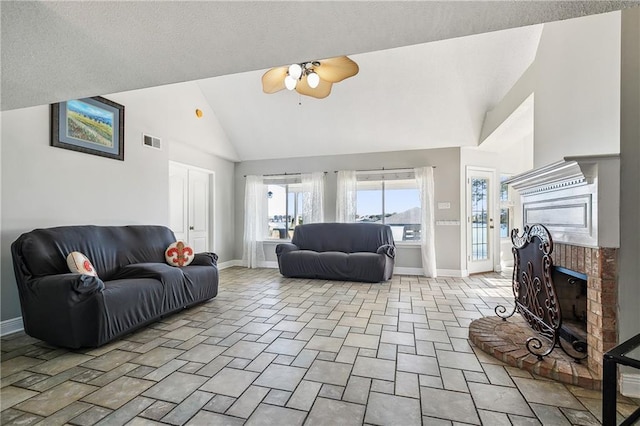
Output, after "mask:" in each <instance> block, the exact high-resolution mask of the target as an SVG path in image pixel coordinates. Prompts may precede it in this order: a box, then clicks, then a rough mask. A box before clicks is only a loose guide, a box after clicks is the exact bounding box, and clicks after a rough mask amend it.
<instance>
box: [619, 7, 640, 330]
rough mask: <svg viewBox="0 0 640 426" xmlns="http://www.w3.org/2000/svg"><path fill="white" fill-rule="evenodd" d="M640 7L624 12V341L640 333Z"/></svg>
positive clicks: (621, 280) (621, 267) (621, 285)
mask: <svg viewBox="0 0 640 426" xmlns="http://www.w3.org/2000/svg"><path fill="white" fill-rule="evenodd" d="M639 75H640V7H635V8H632V9H627V10H625V11H624V12H622V74H621V90H620V91H621V94H622V99H621V107H620V113H621V114H620V125H621V128H620V231H621V232H620V258H619V261H620V264H619V276H618V292H619V294H618V300H619V314H620V316H619V333H620V336H619V338H620V341H623V340H625V339H628V338H630V337H631V336H633V335H635V334H638V333H640V310H639V309H638V302H639V301H640V280H639V278H638V277H640V262H638V260H639V259H640V239H639V236H640V222H639V221H638V217H639V216H640V189H638V182H640V80H639V79H638V76H639Z"/></svg>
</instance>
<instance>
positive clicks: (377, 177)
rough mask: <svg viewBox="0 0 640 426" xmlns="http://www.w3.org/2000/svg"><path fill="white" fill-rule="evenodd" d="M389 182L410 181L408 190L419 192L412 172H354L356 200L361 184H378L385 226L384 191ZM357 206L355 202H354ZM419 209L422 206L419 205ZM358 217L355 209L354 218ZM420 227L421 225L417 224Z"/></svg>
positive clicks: (411, 242) (406, 243)
mask: <svg viewBox="0 0 640 426" xmlns="http://www.w3.org/2000/svg"><path fill="white" fill-rule="evenodd" d="M390 181H412V182H413V184H414V186H413V187H412V188H410V189H415V190H419V188H418V184H417V182H415V173H414V171H413V170H405V169H401V170H376V171H357V172H356V200H357V198H358V193H359V192H360V191H361V190H360V189H359V188H358V186H359V184H360V183H361V182H372V183H373V182H376V183H380V191H381V197H380V202H381V208H380V212H381V213H380V214H381V223H382V224H383V225H386V224H387V223H386V220H387V212H386V211H385V208H386V207H387V206H386V201H387V200H386V198H387V197H386V191H387V190H388V188H387V186H386V183H387V182H390ZM356 205H357V201H356ZM418 207H419V208H422V206H421V205H420V204H419V205H418ZM357 216H358V212H357V208H356V217H357ZM419 225H420V226H421V227H422V224H421V223H419ZM395 244H396V245H399V246H420V244H421V241H420V240H406V241H405V240H399V241H395Z"/></svg>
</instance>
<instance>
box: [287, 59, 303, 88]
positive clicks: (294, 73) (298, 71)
mask: <svg viewBox="0 0 640 426" xmlns="http://www.w3.org/2000/svg"><path fill="white" fill-rule="evenodd" d="M301 75H302V67H301V66H300V65H298V64H291V65H289V76H290V77H291V78H293V79H294V80H297V79H299V78H300V76H301ZM294 87H295V86H294Z"/></svg>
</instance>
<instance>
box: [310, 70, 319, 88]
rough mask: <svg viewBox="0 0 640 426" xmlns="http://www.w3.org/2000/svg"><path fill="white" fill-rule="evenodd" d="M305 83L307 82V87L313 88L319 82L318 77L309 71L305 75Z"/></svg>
mask: <svg viewBox="0 0 640 426" xmlns="http://www.w3.org/2000/svg"><path fill="white" fill-rule="evenodd" d="M307 83H309V87H311V88H312V89H315V88H316V87H318V84H320V77H318V74H316V73H315V72H312V73H309V75H308V76H307Z"/></svg>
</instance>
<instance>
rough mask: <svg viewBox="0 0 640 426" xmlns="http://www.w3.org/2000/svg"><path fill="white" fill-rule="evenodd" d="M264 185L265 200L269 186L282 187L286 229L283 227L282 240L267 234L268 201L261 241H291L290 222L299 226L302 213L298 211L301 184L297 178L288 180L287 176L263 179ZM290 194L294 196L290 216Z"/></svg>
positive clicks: (268, 219)
mask: <svg viewBox="0 0 640 426" xmlns="http://www.w3.org/2000/svg"><path fill="white" fill-rule="evenodd" d="M264 185H265V186H266V189H267V199H268V193H269V186H274V185H278V186H284V189H285V193H284V203H285V204H284V208H285V214H284V216H285V223H286V227H285V237H284V238H274V237H273V236H272V234H270V233H269V222H270V220H271V216H270V215H269V207H268V201H267V211H266V213H267V214H266V221H267V223H266V226H265V230H266V233H265V235H264V237H263V241H268V242H269V241H270V242H286V241H291V237H292V236H291V233H292V232H293V230H292V229H290V220H292V219H294V218H295V219H296V226H297V225H299V224H300V220H301V216H302V212H301V211H299V209H298V207H299V206H298V204H299V201H300V200H298V197H301V196H302V193H303V191H302V182H301V180H300V177H299V176H296V177H292V178H288V177H287V176H280V177H277V178H265V179H264ZM291 186H294V187H295V188H294V189H297V191H296V190H294V191H290V187H291ZM290 194H294V200H295V201H294V205H293V213H292V214H291V215H290V214H289V213H290V212H289V205H290V203H289V195H290Z"/></svg>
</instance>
